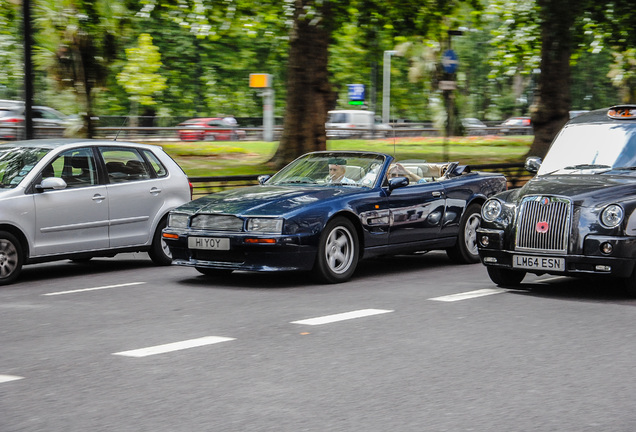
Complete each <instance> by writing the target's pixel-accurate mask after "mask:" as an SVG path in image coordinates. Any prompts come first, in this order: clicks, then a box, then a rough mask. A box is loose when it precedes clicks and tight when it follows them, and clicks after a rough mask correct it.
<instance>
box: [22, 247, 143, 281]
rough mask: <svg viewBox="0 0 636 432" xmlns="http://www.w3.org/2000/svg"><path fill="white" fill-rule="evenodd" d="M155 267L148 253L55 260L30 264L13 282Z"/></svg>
mask: <svg viewBox="0 0 636 432" xmlns="http://www.w3.org/2000/svg"><path fill="white" fill-rule="evenodd" d="M146 267H155V265H154V264H153V262H152V261H151V260H150V258H148V254H146V253H141V252H140V253H134V254H126V257H125V258H123V259H122V258H121V256H118V257H117V258H93V259H91V260H89V261H83V262H73V261H69V260H62V261H53V262H49V263H45V264H29V265H25V266H24V267H23V268H22V273H21V274H20V277H19V278H18V280H17V281H16V282H15V283H14V284H13V285H16V284H21V283H29V282H37V281H44V280H53V279H63V278H67V277H76V276H84V275H99V274H107V273H114V272H118V271H121V270H129V269H135V268H146Z"/></svg>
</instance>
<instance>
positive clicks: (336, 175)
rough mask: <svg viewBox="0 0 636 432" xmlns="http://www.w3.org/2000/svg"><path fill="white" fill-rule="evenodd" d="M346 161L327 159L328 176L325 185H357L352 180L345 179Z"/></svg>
mask: <svg viewBox="0 0 636 432" xmlns="http://www.w3.org/2000/svg"><path fill="white" fill-rule="evenodd" d="M346 165H347V161H346V160H345V159H342V158H332V159H329V176H328V177H327V183H340V184H357V183H356V182H355V181H354V180H351V179H350V178H347V177H345V171H346Z"/></svg>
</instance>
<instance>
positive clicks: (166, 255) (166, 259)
mask: <svg viewBox="0 0 636 432" xmlns="http://www.w3.org/2000/svg"><path fill="white" fill-rule="evenodd" d="M167 224H168V219H167V218H163V219H161V221H160V222H159V224H158V225H157V229H156V230H155V234H154V235H153V236H152V245H151V246H150V250H148V256H150V259H151V260H152V262H153V263H155V264H156V265H158V266H168V265H170V264H172V254H171V253H170V249H169V248H168V244H167V243H166V242H165V240H164V239H163V237H162V236H161V231H162V230H163V229H164V228H165V227H166V225H167Z"/></svg>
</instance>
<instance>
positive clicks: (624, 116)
mask: <svg viewBox="0 0 636 432" xmlns="http://www.w3.org/2000/svg"><path fill="white" fill-rule="evenodd" d="M607 116H608V117H609V118H613V119H620V120H628V119H636V105H616V106H613V107H611V108H610V109H609V110H608V111H607Z"/></svg>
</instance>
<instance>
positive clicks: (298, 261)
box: [163, 231, 317, 272]
mask: <svg viewBox="0 0 636 432" xmlns="http://www.w3.org/2000/svg"><path fill="white" fill-rule="evenodd" d="M166 232H168V234H171V232H169V231H164V233H166ZM173 235H174V234H173ZM214 238H217V239H218V236H216V237H214ZM225 238H229V247H228V249H227V250H211V249H198V248H191V247H189V246H188V236H187V235H179V237H178V238H168V237H166V236H165V235H164V237H163V239H164V240H165V242H166V244H167V245H168V247H169V248H170V252H171V254H172V264H174V265H181V266H187V267H201V268H210V269H220V270H221V269H222V270H244V271H256V272H274V271H306V270H311V269H312V268H313V266H314V262H315V260H316V250H317V248H316V246H313V245H310V244H306V243H305V242H303V241H302V239H301V238H298V237H289V236H280V237H268V239H267V240H268V241H270V242H263V243H258V242H250V239H251V240H253V239H254V237H249V238H248V237H246V236H234V237H225Z"/></svg>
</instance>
